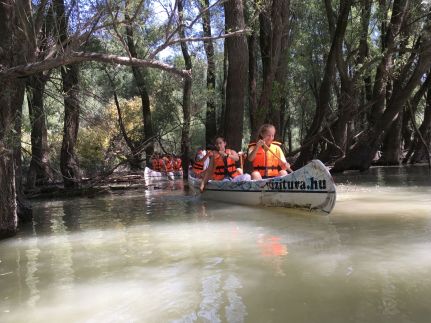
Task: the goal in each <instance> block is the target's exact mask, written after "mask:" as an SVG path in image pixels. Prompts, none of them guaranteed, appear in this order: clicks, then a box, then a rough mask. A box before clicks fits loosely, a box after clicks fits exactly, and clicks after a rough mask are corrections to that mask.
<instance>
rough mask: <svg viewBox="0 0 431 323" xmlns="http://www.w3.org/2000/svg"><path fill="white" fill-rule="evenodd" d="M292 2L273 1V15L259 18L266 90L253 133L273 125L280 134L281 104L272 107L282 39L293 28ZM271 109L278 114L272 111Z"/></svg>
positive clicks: (264, 15)
mask: <svg viewBox="0 0 431 323" xmlns="http://www.w3.org/2000/svg"><path fill="white" fill-rule="evenodd" d="M289 7H290V1H289V0H272V1H271V8H270V10H269V12H265V11H263V12H262V13H260V15H259V22H260V48H261V56H262V69H263V73H262V78H263V79H262V91H261V94H260V98H259V104H258V107H257V110H256V111H254V112H253V114H254V115H255V119H254V120H255V124H254V125H252V132H253V133H256V132H257V130H258V128H259V127H260V125H261V124H263V123H264V122H271V123H272V124H274V126H275V127H276V130H277V133H279V132H280V120H279V116H278V114H279V111H278V105H272V104H271V98H272V94H273V83H274V79H275V75H276V72H277V68H278V67H279V60H280V56H281V52H282V48H283V45H282V40H283V37H285V36H286V33H287V31H288V25H289ZM271 107H273V108H275V111H271Z"/></svg>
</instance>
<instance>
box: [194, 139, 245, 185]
mask: <svg viewBox="0 0 431 323" xmlns="http://www.w3.org/2000/svg"><path fill="white" fill-rule="evenodd" d="M214 144H215V148H216V150H214V151H213V154H212V156H211V158H210V164H209V166H208V171H207V172H206V173H205V176H204V178H203V180H202V182H201V186H200V190H201V191H203V190H204V189H205V185H206V184H207V183H208V181H209V180H210V179H212V180H216V181H223V180H231V181H234V182H239V181H249V180H250V175H249V174H243V171H242V169H241V168H237V167H236V165H235V163H236V162H237V161H238V160H239V156H238V154H237V152H236V151H235V150H233V149H226V140H225V139H224V138H223V137H222V136H218V137H216V138H215V142H214Z"/></svg>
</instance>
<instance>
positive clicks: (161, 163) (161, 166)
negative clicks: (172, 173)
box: [158, 158, 165, 172]
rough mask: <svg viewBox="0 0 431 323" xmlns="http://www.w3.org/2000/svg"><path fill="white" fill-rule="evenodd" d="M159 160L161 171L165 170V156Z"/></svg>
mask: <svg viewBox="0 0 431 323" xmlns="http://www.w3.org/2000/svg"><path fill="white" fill-rule="evenodd" d="M158 162H159V172H164V171H165V161H164V160H163V158H159V160H158Z"/></svg>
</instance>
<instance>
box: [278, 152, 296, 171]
mask: <svg viewBox="0 0 431 323" xmlns="http://www.w3.org/2000/svg"><path fill="white" fill-rule="evenodd" d="M278 151H279V156H280V161H279V163H280V164H281V165H280V166H281V168H282V169H284V170H286V171H288V172H289V173H292V172H293V170H292V169H291V168H290V164H289V163H288V162H287V160H286V157H285V156H284V153H283V150H281V148H280V147H278Z"/></svg>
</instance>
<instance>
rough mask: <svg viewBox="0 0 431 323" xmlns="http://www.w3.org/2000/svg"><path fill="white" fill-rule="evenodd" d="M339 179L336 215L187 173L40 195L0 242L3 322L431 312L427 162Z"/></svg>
mask: <svg viewBox="0 0 431 323" xmlns="http://www.w3.org/2000/svg"><path fill="white" fill-rule="evenodd" d="M335 181H336V183H337V202H336V206H335V208H334V210H333V212H332V213H331V214H330V215H329V216H328V215H321V214H317V213H310V212H307V211H300V210H291V209H289V210H288V209H280V208H249V207H243V206H236V205H228V204H223V203H214V202H208V203H205V202H203V201H201V200H200V199H199V198H198V197H196V196H193V195H191V193H190V192H188V191H187V190H186V189H185V188H184V184H183V182H181V181H176V182H169V183H168V182H165V183H155V184H151V185H150V189H147V190H144V189H142V190H134V191H128V192H119V193H116V194H112V195H105V196H98V197H95V198H74V199H64V200H58V199H57V200H50V201H35V202H34V203H33V207H34V223H33V224H29V225H28V226H26V227H24V228H23V229H22V230H21V231H20V232H19V234H18V236H16V237H14V238H11V239H8V240H3V241H0V322H62V323H65V322H293V323H296V322H319V323H322V322H330V323H336V322H340V323H345V322H370V323H371V322H372V323H375V322H391V323H392V322H424V323H425V322H426V323H428V322H430V321H431V176H430V173H429V171H428V169H427V168H426V167H410V168H397V167H395V168H373V169H371V170H370V171H368V172H366V173H359V174H356V173H352V174H349V175H342V176H336V177H335Z"/></svg>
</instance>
